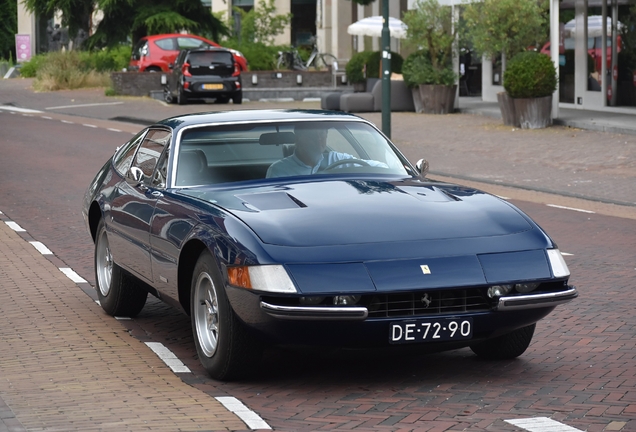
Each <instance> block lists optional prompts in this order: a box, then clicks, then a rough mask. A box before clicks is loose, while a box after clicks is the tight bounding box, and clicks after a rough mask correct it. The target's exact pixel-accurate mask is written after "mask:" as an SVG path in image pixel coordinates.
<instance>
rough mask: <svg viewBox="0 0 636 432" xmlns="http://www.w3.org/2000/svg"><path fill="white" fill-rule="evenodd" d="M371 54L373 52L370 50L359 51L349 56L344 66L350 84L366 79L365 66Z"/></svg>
mask: <svg viewBox="0 0 636 432" xmlns="http://www.w3.org/2000/svg"><path fill="white" fill-rule="evenodd" d="M371 54H373V53H372V52H371V51H360V52H357V53H355V54H354V55H352V56H351V59H350V60H349V62H347V66H346V67H345V72H346V74H347V81H349V82H350V83H352V84H358V83H363V82H364V81H365V80H366V78H367V77H366V75H365V66H366V64H367V59H368V58H369V56H370V55H371Z"/></svg>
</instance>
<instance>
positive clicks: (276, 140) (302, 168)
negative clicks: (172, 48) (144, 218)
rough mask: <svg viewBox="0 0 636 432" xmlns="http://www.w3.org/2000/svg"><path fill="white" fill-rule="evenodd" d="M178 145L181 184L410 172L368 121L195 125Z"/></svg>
mask: <svg viewBox="0 0 636 432" xmlns="http://www.w3.org/2000/svg"><path fill="white" fill-rule="evenodd" d="M177 148H178V155H177V160H176V164H175V166H176V181H175V184H176V186H195V185H204V184H216V183H228V182H237V181H245V180H256V179H265V178H280V177H295V176H306V175H312V176H313V175H319V176H329V175H340V174H387V175H399V176H410V174H409V171H410V168H409V167H408V162H406V161H405V160H404V159H403V158H402V156H400V155H399V154H398V153H397V152H396V151H395V150H394V149H393V147H392V145H391V144H390V143H389V142H388V141H387V140H386V139H385V138H384V137H383V136H382V135H381V134H380V133H379V132H378V131H377V130H376V129H375V128H373V127H372V126H370V125H368V124H366V123H362V122H343V121H328V122H323V121H321V122H308V121H305V122H285V123H283V122H281V123H261V124H250V125H225V126H218V127H200V128H191V129H188V130H186V131H184V132H183V134H182V135H181V142H180V143H179V145H178V147H177ZM407 170H409V171H407Z"/></svg>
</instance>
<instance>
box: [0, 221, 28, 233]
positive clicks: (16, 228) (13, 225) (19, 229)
mask: <svg viewBox="0 0 636 432" xmlns="http://www.w3.org/2000/svg"><path fill="white" fill-rule="evenodd" d="M5 223H6V224H7V225H9V228H11V229H12V230H13V231H15V232H26V230H25V229H24V228H22V227H21V226H20V225H18V224H17V223H15V222H13V221H5Z"/></svg>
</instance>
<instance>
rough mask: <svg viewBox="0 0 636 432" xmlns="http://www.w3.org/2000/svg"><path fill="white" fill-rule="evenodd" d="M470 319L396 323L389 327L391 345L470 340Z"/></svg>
mask: <svg viewBox="0 0 636 432" xmlns="http://www.w3.org/2000/svg"><path fill="white" fill-rule="evenodd" d="M472 337H473V320H472V318H438V319H421V320H416V321H413V320H411V321H396V322H392V323H391V324H390V326H389V342H390V343H392V344H405V343H418V342H440V341H454V340H462V339H472Z"/></svg>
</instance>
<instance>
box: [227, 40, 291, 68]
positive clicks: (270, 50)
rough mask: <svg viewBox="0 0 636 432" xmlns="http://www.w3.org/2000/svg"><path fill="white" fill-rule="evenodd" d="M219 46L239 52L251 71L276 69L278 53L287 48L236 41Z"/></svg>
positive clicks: (228, 41) (229, 41)
mask: <svg viewBox="0 0 636 432" xmlns="http://www.w3.org/2000/svg"><path fill="white" fill-rule="evenodd" d="M221 45H223V46H224V47H226V48H233V49H235V50H238V51H240V52H241V54H243V55H244V56H245V58H246V59H247V63H248V66H249V70H252V71H259V70H274V69H276V59H277V58H278V51H285V50H287V49H288V47H282V46H273V45H265V44H264V43H261V42H247V43H242V44H239V43H238V42H237V41H236V39H229V40H224V41H223V42H221Z"/></svg>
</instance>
